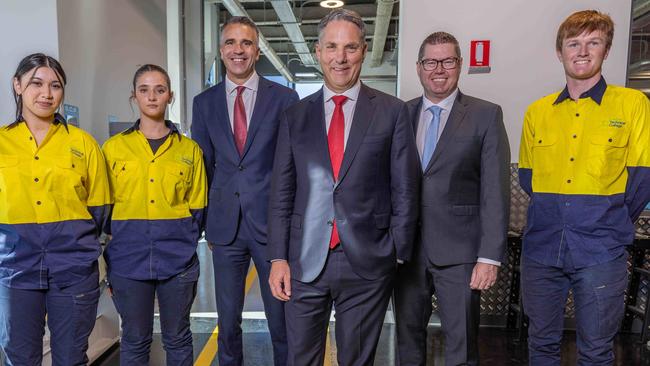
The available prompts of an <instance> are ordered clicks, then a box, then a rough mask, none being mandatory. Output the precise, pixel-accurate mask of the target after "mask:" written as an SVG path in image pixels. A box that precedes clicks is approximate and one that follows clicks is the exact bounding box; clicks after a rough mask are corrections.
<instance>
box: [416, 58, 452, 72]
mask: <svg viewBox="0 0 650 366" xmlns="http://www.w3.org/2000/svg"><path fill="white" fill-rule="evenodd" d="M419 63H420V65H422V68H423V69H424V70H426V71H433V70H435V69H437V68H438V64H441V65H442V68H443V69H445V70H452V69H455V68H456V66H458V59H457V58H456V57H449V58H446V59H444V60H436V59H435V58H425V59H422V60H420V61H419Z"/></svg>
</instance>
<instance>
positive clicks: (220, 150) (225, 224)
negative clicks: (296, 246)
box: [192, 77, 298, 245]
mask: <svg viewBox="0 0 650 366" xmlns="http://www.w3.org/2000/svg"><path fill="white" fill-rule="evenodd" d="M297 101H298V94H296V92H295V91H294V90H291V89H289V88H286V87H284V86H282V85H279V84H276V83H274V82H272V81H269V80H266V79H264V78H263V77H260V81H259V86H258V89H257V96H256V97H255V107H254V108H253V113H252V115H251V120H250V121H249V124H248V134H247V138H246V145H245V146H244V153H243V155H242V156H241V157H240V156H239V152H238V151H237V148H236V147H235V139H234V137H233V132H232V127H231V124H230V118H229V117H228V105H227V103H226V88H225V82H221V83H219V84H217V85H215V86H213V87H211V88H209V89H208V90H206V91H204V92H203V93H201V94H199V95H197V96H196V97H195V98H194V107H193V111H192V138H193V139H194V140H195V141H196V142H198V144H199V145H200V146H201V149H203V158H204V161H205V165H206V173H207V176H208V185H209V187H210V191H209V196H208V210H207V212H208V214H207V223H206V239H207V240H208V242H210V243H213V244H216V245H227V244H230V243H231V242H232V241H233V240H234V239H235V235H236V233H237V227H238V223H239V217H240V214H241V217H242V220H243V221H242V223H243V222H244V221H245V222H246V223H248V227H249V228H250V229H251V231H252V233H253V235H254V237H255V240H257V241H258V242H260V243H266V233H267V228H266V218H267V204H268V192H269V187H270V182H271V168H272V166H273V154H274V152H275V142H276V139H277V131H278V124H279V120H280V114H281V113H282V111H284V110H285V109H287V107H288V106H290V105H291V104H293V103H295V102H297Z"/></svg>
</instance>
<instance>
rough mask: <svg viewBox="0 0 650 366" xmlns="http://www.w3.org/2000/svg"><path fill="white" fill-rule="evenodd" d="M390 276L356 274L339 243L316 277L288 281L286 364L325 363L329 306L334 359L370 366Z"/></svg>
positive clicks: (343, 365) (345, 365)
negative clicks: (332, 314) (332, 319)
mask: <svg viewBox="0 0 650 366" xmlns="http://www.w3.org/2000/svg"><path fill="white" fill-rule="evenodd" d="M393 280H394V273H390V274H389V275H386V276H384V277H381V278H379V279H376V280H367V279H364V278H361V277H359V276H358V275H357V274H355V273H354V271H353V269H352V267H351V265H350V263H349V262H348V259H347V258H346V256H345V253H344V252H343V250H342V249H341V247H340V246H339V247H338V248H337V249H335V250H332V251H330V252H329V255H328V258H327V262H326V263H325V268H324V269H323V272H322V273H321V274H320V275H319V276H318V277H317V278H316V279H315V280H314V281H312V282H310V283H304V282H300V281H296V280H291V299H290V300H289V302H287V304H286V306H285V317H286V324H287V341H288V344H289V357H288V362H287V365H289V366H314V365H323V360H324V357H325V342H326V338H327V328H328V325H329V319H330V312H331V310H332V305H333V306H334V308H335V312H336V314H335V317H336V326H335V335H336V347H337V359H338V364H339V365H340V366H362V365H364V366H365V365H367V366H372V364H373V362H374V359H375V351H376V349H377V342H378V341H379V335H380V333H381V329H382V325H383V323H384V316H385V314H386V308H387V307H388V301H389V300H390V294H391V291H392V289H393Z"/></svg>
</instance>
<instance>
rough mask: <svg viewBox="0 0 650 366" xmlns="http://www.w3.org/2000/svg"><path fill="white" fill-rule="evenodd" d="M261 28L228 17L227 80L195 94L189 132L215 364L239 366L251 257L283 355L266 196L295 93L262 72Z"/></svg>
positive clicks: (278, 356)
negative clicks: (210, 287)
mask: <svg viewBox="0 0 650 366" xmlns="http://www.w3.org/2000/svg"><path fill="white" fill-rule="evenodd" d="M258 36H259V30H258V29H257V27H256V26H255V23H253V22H252V21H251V20H250V19H248V18H246V17H232V18H230V19H229V20H227V21H226V22H225V24H224V25H223V29H222V31H221V40H220V52H221V60H222V61H223V63H224V65H225V66H226V78H225V80H224V81H223V82H221V83H219V84H218V85H216V86H214V87H212V88H210V89H208V90H206V91H204V92H203V93H201V94H199V95H197V96H196V97H195V98H194V109H193V118H192V137H193V138H194V140H196V142H198V143H199V145H200V146H201V148H202V149H203V155H204V160H205V165H206V170H207V174H208V184H209V187H210V192H209V198H208V215H207V224H206V239H207V241H208V243H209V245H210V248H211V249H212V262H213V264H214V278H215V281H214V282H215V293H216V300H217V312H218V314H219V318H218V319H219V320H218V323H219V338H218V350H219V352H218V357H219V365H221V366H228V365H242V363H243V350H242V330H241V321H242V310H243V307H244V295H245V290H244V289H245V282H246V275H247V272H248V267H249V264H250V260H251V258H252V259H253V261H254V263H255V267H256V269H257V272H258V274H259V278H260V279H262V280H261V281H260V288H261V292H262V299H263V301H264V310H265V312H266V318H267V321H268V326H269V331H270V334H271V340H272V342H273V359H274V363H275V365H276V366H280V365H282V366H284V365H285V364H286V359H287V340H286V327H285V325H284V304H283V303H282V302H281V301H278V300H276V299H274V298H273V296H272V295H271V292H270V290H269V285H268V282H267V281H266V279H267V278H268V276H269V270H270V264H269V263H268V262H267V261H266V256H265V249H264V248H265V246H266V241H267V239H266V231H267V223H266V219H267V202H268V193H269V186H270V180H271V169H272V166H273V156H274V152H275V142H276V138H277V131H278V124H279V117H280V113H281V112H282V111H284V110H285V109H286V108H287V107H288V106H290V105H291V104H293V103H295V102H297V101H298V95H297V94H296V92H295V91H293V90H291V89H289V88H286V87H284V86H281V85H279V84H276V83H273V82H271V81H269V80H266V79H264V78H262V77H260V76H259V75H258V74H257V73H256V72H255V62H256V61H257V60H258V59H259V56H260V49H259V47H258Z"/></svg>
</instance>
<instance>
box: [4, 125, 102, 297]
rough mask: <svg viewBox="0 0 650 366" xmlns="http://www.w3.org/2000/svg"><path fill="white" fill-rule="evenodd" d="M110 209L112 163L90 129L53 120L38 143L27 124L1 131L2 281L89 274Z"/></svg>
mask: <svg viewBox="0 0 650 366" xmlns="http://www.w3.org/2000/svg"><path fill="white" fill-rule="evenodd" d="M109 208H110V192H109V186H108V179H107V176H106V165H105V163H104V158H103V156H102V152H101V150H100V149H99V146H98V145H97V143H96V142H95V140H94V139H93V138H92V136H90V135H89V134H88V133H86V132H85V131H82V130H80V129H78V128H76V127H74V126H68V125H66V124H65V123H53V124H52V125H51V126H50V128H49V130H48V132H47V135H46V137H45V139H44V140H43V141H42V142H41V144H40V145H39V146H37V145H36V140H35V139H34V138H33V136H32V134H31V132H30V131H29V129H28V127H27V125H26V123H25V122H19V123H17V124H13V125H9V126H5V127H2V128H0V284H2V285H4V286H7V287H12V288H20V289H47V288H49V285H50V284H54V285H56V286H58V287H64V286H68V285H72V284H75V283H77V282H79V281H82V280H84V279H85V278H87V277H88V275H90V274H92V273H93V271H95V270H96V261H97V258H98V257H99V255H100V254H101V247H100V245H99V241H98V240H97V236H98V234H99V233H100V230H101V225H102V223H103V222H104V219H105V217H106V214H107V212H108V209H109Z"/></svg>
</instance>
